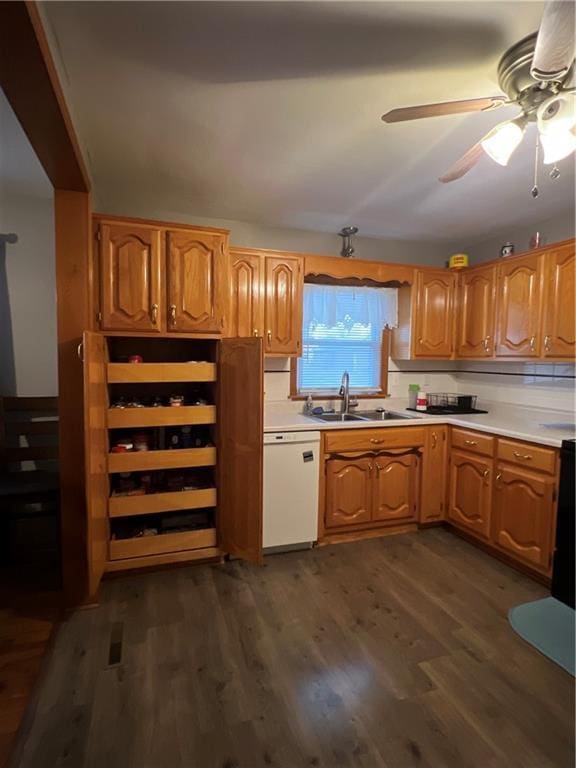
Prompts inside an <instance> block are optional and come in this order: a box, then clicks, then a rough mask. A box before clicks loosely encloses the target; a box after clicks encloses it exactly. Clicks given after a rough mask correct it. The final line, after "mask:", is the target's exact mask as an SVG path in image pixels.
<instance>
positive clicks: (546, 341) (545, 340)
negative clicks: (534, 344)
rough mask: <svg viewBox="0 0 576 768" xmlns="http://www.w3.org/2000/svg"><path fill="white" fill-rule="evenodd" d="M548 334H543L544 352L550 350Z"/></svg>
mask: <svg viewBox="0 0 576 768" xmlns="http://www.w3.org/2000/svg"><path fill="white" fill-rule="evenodd" d="M550 341H551V339H550V336H544V349H545V350H546V352H550Z"/></svg>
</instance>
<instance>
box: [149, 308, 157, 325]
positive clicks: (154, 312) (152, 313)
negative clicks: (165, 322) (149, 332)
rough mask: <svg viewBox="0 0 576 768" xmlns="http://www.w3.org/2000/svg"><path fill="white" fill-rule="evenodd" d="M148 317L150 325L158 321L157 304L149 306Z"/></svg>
mask: <svg viewBox="0 0 576 768" xmlns="http://www.w3.org/2000/svg"><path fill="white" fill-rule="evenodd" d="M150 319H151V320H152V325H156V323H157V321H158V304H152V306H151V307H150Z"/></svg>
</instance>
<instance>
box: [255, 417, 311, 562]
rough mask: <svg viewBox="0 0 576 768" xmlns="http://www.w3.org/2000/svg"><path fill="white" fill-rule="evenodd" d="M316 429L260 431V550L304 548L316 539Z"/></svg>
mask: <svg viewBox="0 0 576 768" xmlns="http://www.w3.org/2000/svg"><path fill="white" fill-rule="evenodd" d="M319 454H320V432H270V433H265V434H264V519H263V532H262V538H263V546H264V550H265V551H266V550H268V551H282V550H290V549H306V548H309V547H311V546H312V544H313V543H314V542H315V541H316V540H317V538H318V486H319V483H320V461H319Z"/></svg>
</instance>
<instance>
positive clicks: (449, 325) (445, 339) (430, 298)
mask: <svg viewBox="0 0 576 768" xmlns="http://www.w3.org/2000/svg"><path fill="white" fill-rule="evenodd" d="M454 282H455V280H454V274H452V273H450V272H448V271H447V270H445V269H443V270H427V271H421V272H418V275H417V278H416V287H415V295H414V296H413V298H412V302H413V306H412V337H413V338H412V350H413V356H414V357H426V358H430V357H441V358H446V357H451V355H452V352H453V347H454V344H453V336H454V332H453V328H454V319H453V309H454Z"/></svg>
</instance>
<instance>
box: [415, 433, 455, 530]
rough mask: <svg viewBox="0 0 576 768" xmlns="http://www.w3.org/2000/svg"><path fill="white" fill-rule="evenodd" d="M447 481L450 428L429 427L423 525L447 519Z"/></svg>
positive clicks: (423, 477) (425, 458)
mask: <svg viewBox="0 0 576 768" xmlns="http://www.w3.org/2000/svg"><path fill="white" fill-rule="evenodd" d="M447 479H448V427H447V426H444V425H439V426H434V427H429V428H428V430H427V434H426V444H425V447H424V457H423V462H422V494H421V499H420V522H421V523H433V522H436V521H438V520H443V519H444V518H445V516H446V488H447Z"/></svg>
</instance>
